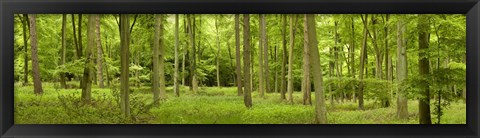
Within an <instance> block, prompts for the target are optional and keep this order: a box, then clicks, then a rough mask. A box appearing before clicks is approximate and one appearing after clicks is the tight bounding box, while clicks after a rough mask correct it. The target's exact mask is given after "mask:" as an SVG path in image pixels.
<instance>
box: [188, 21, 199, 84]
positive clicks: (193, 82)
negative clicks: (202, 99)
mask: <svg viewBox="0 0 480 138" xmlns="http://www.w3.org/2000/svg"><path fill="white" fill-rule="evenodd" d="M192 18H193V21H191V19H190V15H187V22H188V29H189V30H188V34H189V36H190V44H191V45H192V51H193V52H192V63H193V64H192V65H190V73H191V76H192V79H191V85H190V90H192V91H193V93H197V91H196V89H197V88H196V87H197V84H196V83H197V81H196V71H195V63H196V62H195V56H196V54H195V53H196V50H195V36H194V32H193V31H195V29H193V27H195V17H192ZM192 22H193V25H192Z"/></svg>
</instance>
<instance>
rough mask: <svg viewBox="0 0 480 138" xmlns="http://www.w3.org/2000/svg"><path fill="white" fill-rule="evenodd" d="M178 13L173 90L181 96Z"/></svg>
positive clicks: (176, 16)
mask: <svg viewBox="0 0 480 138" xmlns="http://www.w3.org/2000/svg"><path fill="white" fill-rule="evenodd" d="M178 43H179V42H178V14H175V74H174V75H173V92H174V93H175V96H177V97H180V88H179V86H178V85H179V84H178V69H179V67H178Z"/></svg>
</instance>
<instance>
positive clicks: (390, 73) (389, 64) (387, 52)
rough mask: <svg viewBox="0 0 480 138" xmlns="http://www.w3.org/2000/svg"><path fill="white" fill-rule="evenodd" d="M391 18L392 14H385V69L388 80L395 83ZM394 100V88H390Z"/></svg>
mask: <svg viewBox="0 0 480 138" xmlns="http://www.w3.org/2000/svg"><path fill="white" fill-rule="evenodd" d="M389 19H390V14H387V15H385V71H386V75H387V77H386V78H387V80H388V81H389V82H390V83H393V69H392V56H391V55H390V46H389V44H388V43H389V42H388V33H389V30H388V27H389V26H388V21H389ZM391 100H393V90H392V89H390V99H389V101H391Z"/></svg>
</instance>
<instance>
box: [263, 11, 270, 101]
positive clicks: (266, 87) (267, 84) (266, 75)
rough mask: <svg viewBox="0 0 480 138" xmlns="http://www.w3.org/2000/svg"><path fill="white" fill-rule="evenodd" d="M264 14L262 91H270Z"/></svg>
mask: <svg viewBox="0 0 480 138" xmlns="http://www.w3.org/2000/svg"><path fill="white" fill-rule="evenodd" d="M265 20H266V19H265V14H261V24H262V38H261V39H263V40H262V43H263V45H262V46H263V56H264V57H263V60H264V63H263V65H264V67H263V70H264V73H265V78H264V80H265V90H264V92H270V91H271V90H270V76H269V75H270V72H269V68H268V39H267V33H266V32H267V26H266V23H265ZM262 95H263V94H262Z"/></svg>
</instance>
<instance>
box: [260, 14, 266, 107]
mask: <svg viewBox="0 0 480 138" xmlns="http://www.w3.org/2000/svg"><path fill="white" fill-rule="evenodd" d="M263 17H264V16H263V15H261V14H260V15H259V18H260V21H259V25H258V26H259V30H260V32H259V33H258V34H259V39H258V40H259V42H258V92H259V95H260V97H262V98H263V94H264V90H265V86H264V80H263V79H264V78H263V75H264V73H265V72H264V69H263V64H264V61H263V44H264V43H263V33H264V32H263V30H264V29H265V28H263V20H264V18H263Z"/></svg>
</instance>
